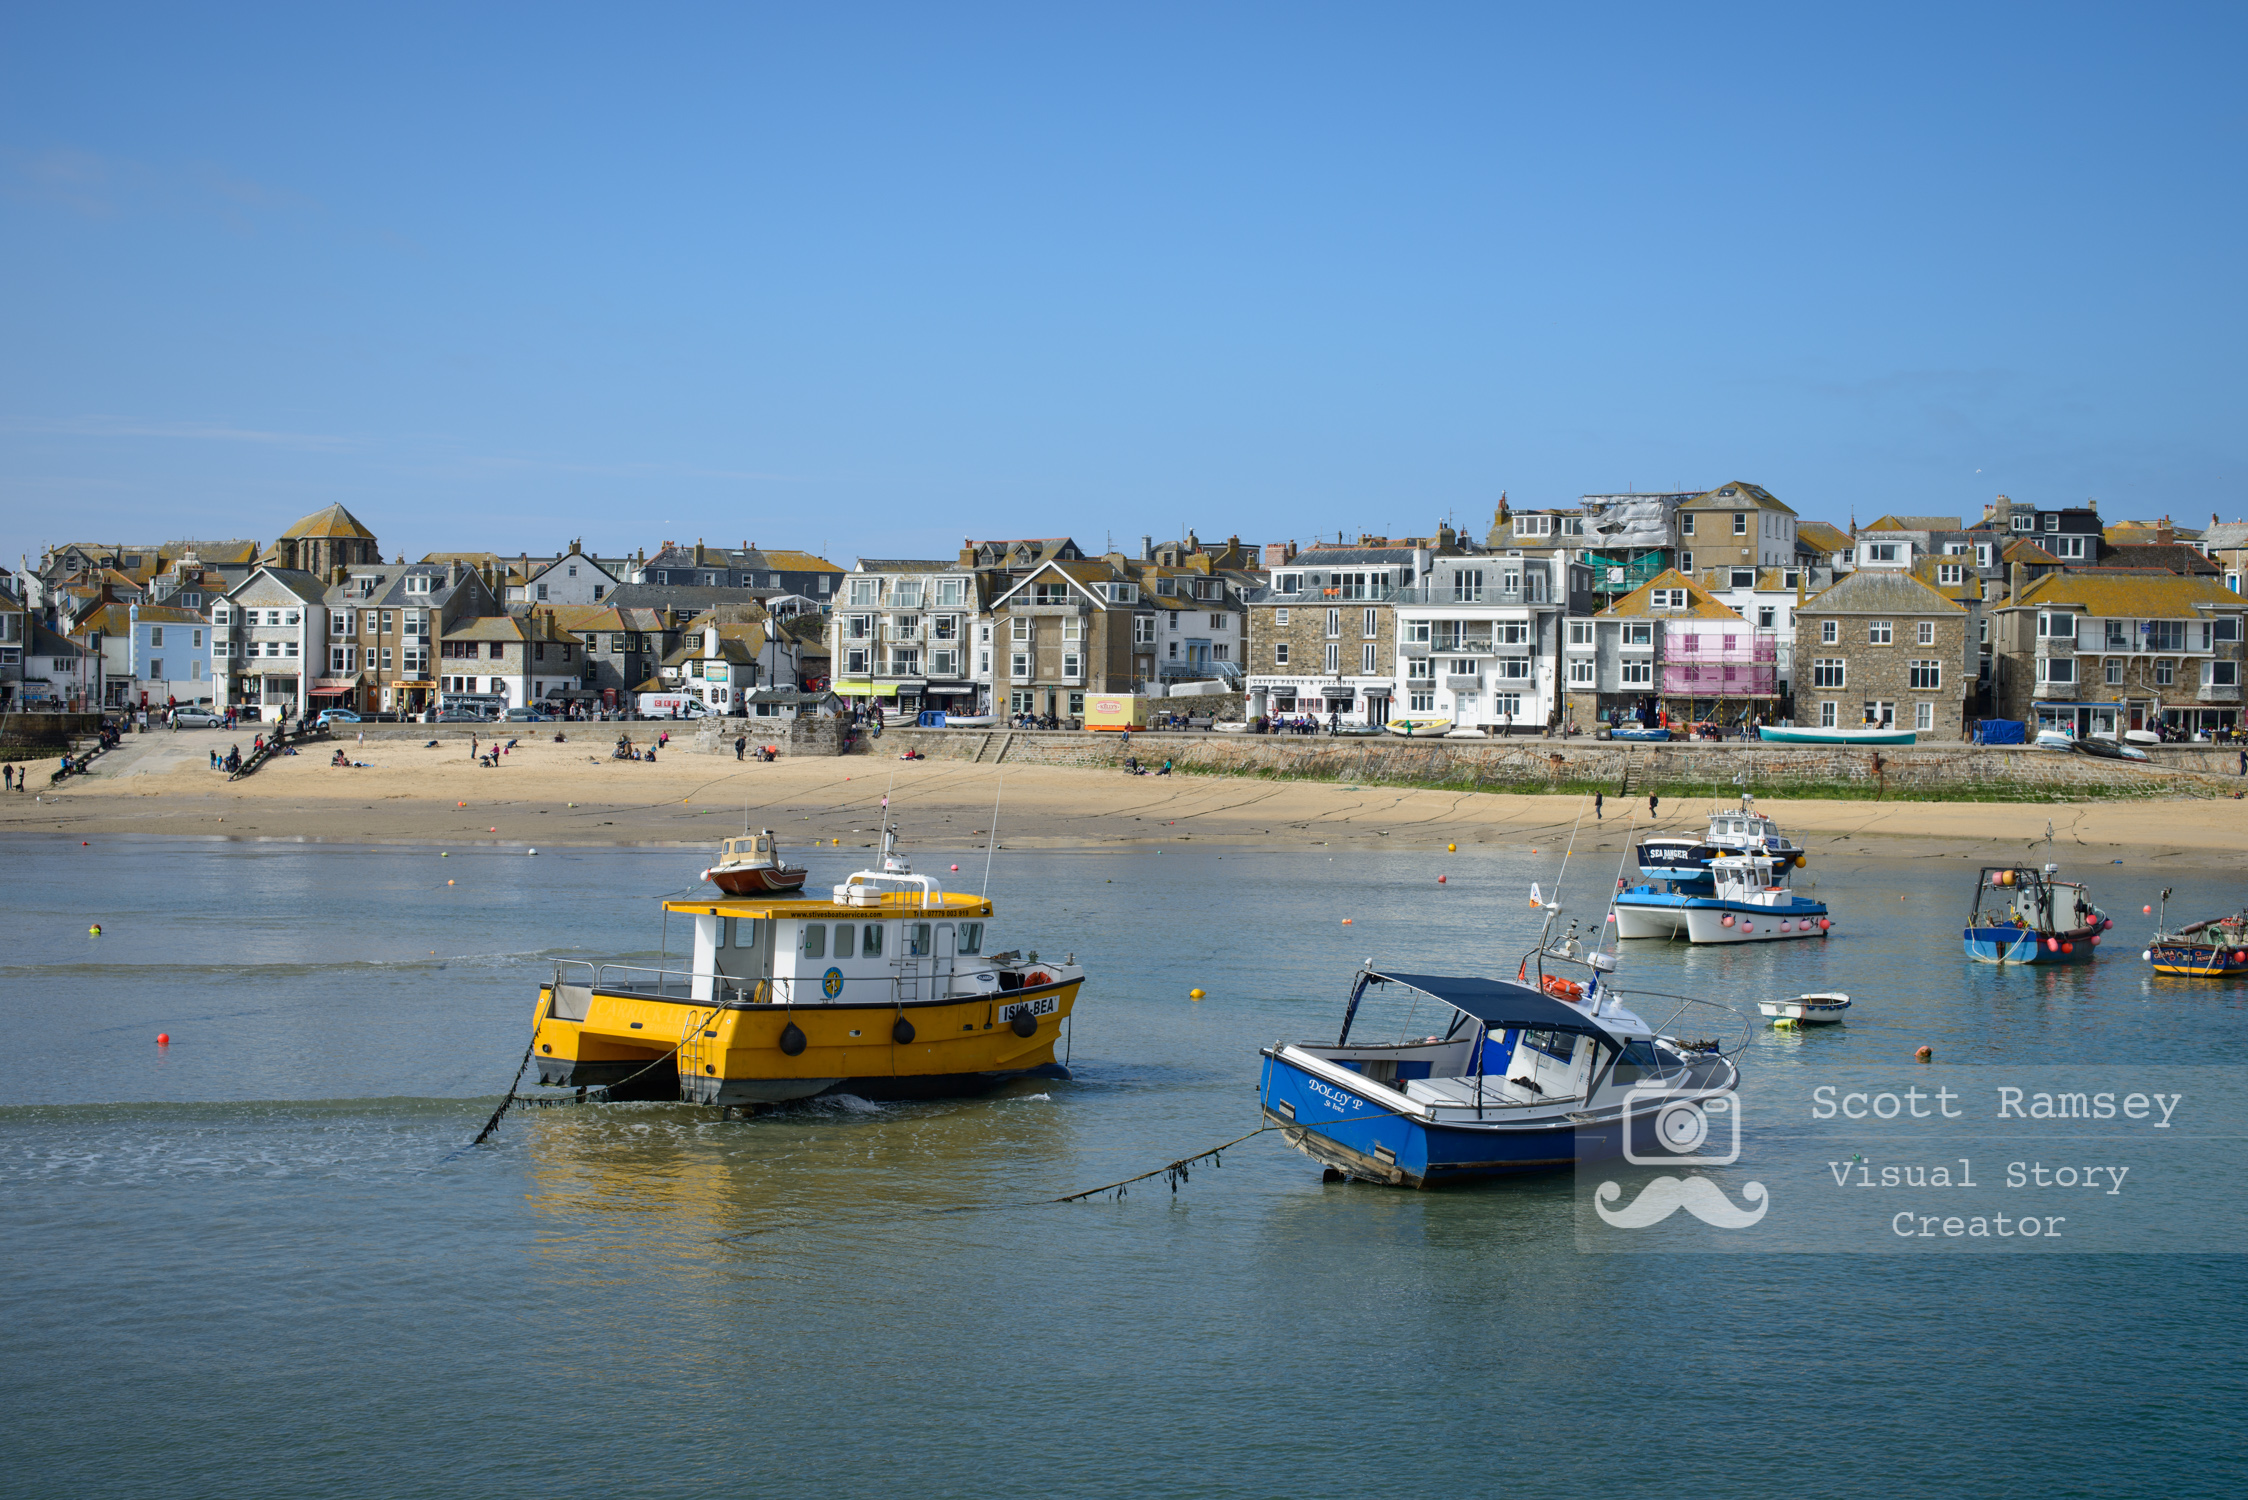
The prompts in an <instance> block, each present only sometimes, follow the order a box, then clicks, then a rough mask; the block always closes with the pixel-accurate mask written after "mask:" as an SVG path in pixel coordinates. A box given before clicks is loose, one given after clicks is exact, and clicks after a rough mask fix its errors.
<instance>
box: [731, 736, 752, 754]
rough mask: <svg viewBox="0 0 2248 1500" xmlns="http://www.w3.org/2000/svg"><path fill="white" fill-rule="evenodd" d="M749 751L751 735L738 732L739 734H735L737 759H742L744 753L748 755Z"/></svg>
mask: <svg viewBox="0 0 2248 1500" xmlns="http://www.w3.org/2000/svg"><path fill="white" fill-rule="evenodd" d="M748 753H749V736H748V735H746V734H737V735H735V736H734V759H736V760H740V759H741V758H742V757H743V756H744V755H747V754H748Z"/></svg>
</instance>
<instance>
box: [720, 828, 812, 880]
mask: <svg viewBox="0 0 2248 1500" xmlns="http://www.w3.org/2000/svg"><path fill="white" fill-rule="evenodd" d="M702 878H703V879H705V880H707V881H709V882H710V883H711V884H712V885H714V886H717V887H718V888H719V889H720V890H722V891H724V892H725V893H726V894H727V895H729V896H759V895H767V894H770V893H771V892H774V891H799V890H802V889H803V888H804V870H803V868H802V867H801V866H798V865H784V864H782V863H781V856H780V849H779V847H778V846H777V845H776V844H775V843H774V842H773V830H772V829H770V828H767V829H764V830H762V831H760V832H757V833H745V834H743V835H742V836H741V837H740V838H738V839H728V840H726V842H725V843H723V844H721V845H719V846H718V860H717V862H716V863H715V864H713V865H712V866H711V867H710V868H709V869H707V870H705V871H703V872H702Z"/></svg>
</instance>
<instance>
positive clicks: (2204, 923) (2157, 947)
mask: <svg viewBox="0 0 2248 1500" xmlns="http://www.w3.org/2000/svg"><path fill="white" fill-rule="evenodd" d="M2169 910H2170V892H2169V891H2168V890H2167V889H2165V890H2164V891H2163V893H2162V910H2161V913H2160V914H2159V915H2157V916H2156V917H2155V919H2154V936H2153V938H2151V939H2150V940H2149V941H2148V943H2147V948H2146V952H2144V953H2142V954H2140V955H2139V956H2140V957H2141V958H2143V959H2145V960H2146V961H2147V962H2148V963H2150V964H2152V965H2154V972H2155V973H2157V974H2177V975H2181V976H2184V977H2187V978H2192V979H2223V978H2227V977H2229V976H2231V975H2234V974H2248V911H2242V912H2236V913H2234V914H2233V915H2232V916H2229V917H2208V918H2204V919H2203V920H2201V921H2199V922H2188V923H2186V925H2185V926H2183V927H2179V928H2175V929H2173V928H2172V927H2171V926H2170V924H2169V921H2168V920H2167V919H2168V915H2169Z"/></svg>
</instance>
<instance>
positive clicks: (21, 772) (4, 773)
mask: <svg viewBox="0 0 2248 1500" xmlns="http://www.w3.org/2000/svg"><path fill="white" fill-rule="evenodd" d="M0 778H4V779H0V791H8V792H20V791H22V790H23V789H24V787H25V786H27V785H29V784H30V781H31V773H30V772H29V771H28V770H26V769H24V768H23V767H22V766H19V765H17V764H16V763H15V762H14V761H9V762H8V763H7V764H6V765H4V766H0Z"/></svg>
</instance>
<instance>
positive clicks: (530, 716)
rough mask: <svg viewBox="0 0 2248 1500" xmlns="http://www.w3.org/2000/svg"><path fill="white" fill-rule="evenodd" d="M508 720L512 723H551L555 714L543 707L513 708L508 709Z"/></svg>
mask: <svg viewBox="0 0 2248 1500" xmlns="http://www.w3.org/2000/svg"><path fill="white" fill-rule="evenodd" d="M507 722H508V723H510V724H551V723H553V722H554V715H552V714H550V713H548V712H547V711H546V710H545V709H543V708H511V709H509V710H508V711H507Z"/></svg>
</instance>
